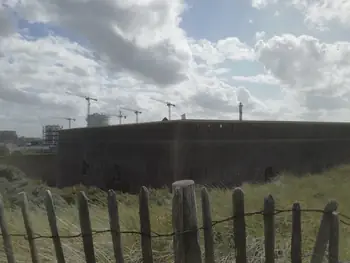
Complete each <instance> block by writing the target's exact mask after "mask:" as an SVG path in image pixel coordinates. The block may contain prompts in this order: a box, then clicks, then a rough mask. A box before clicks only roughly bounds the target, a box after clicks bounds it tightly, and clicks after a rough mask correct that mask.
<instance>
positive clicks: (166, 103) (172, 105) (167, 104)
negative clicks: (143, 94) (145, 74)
mask: <svg viewBox="0 0 350 263" xmlns="http://www.w3.org/2000/svg"><path fill="white" fill-rule="evenodd" d="M151 100H155V101H158V102H160V103H163V104H165V105H166V106H167V107H168V114H169V121H170V120H171V107H175V104H173V103H171V102H168V101H163V100H159V99H155V98H151Z"/></svg>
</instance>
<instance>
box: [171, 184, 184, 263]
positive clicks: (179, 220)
mask: <svg viewBox="0 0 350 263" xmlns="http://www.w3.org/2000/svg"><path fill="white" fill-rule="evenodd" d="M172 191H173V193H174V195H173V202H172V223H173V231H174V233H175V235H174V238H173V244H174V262H175V263H183V262H184V261H185V255H184V244H183V235H182V232H183V205H182V191H181V190H180V188H175V189H173V190H172Z"/></svg>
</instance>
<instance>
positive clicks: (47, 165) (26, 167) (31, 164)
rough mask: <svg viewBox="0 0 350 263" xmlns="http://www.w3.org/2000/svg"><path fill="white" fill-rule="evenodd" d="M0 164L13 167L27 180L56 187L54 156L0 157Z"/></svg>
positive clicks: (56, 171) (56, 166)
mask: <svg viewBox="0 0 350 263" xmlns="http://www.w3.org/2000/svg"><path fill="white" fill-rule="evenodd" d="M0 164H4V165H11V166H15V167H17V168H18V169H20V170H21V171H23V172H24V173H25V174H26V175H27V176H28V177H29V178H31V179H36V180H42V181H43V182H46V183H47V184H48V185H49V186H55V185H56V179H57V178H58V177H59V176H58V169H57V168H58V165H57V159H56V155H55V154H27V155H16V156H5V157H0Z"/></svg>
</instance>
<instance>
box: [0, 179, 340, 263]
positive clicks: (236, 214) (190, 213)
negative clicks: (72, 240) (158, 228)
mask: <svg viewBox="0 0 350 263" xmlns="http://www.w3.org/2000/svg"><path fill="white" fill-rule="evenodd" d="M172 190H173V203H172V209H173V210H172V214H173V230H174V235H173V244H174V247H173V248H174V261H175V263H201V262H202V261H203V259H202V256H201V255H202V253H201V248H200V243H199V230H200V228H199V227H198V222H197V216H196V214H197V211H196V201H195V184H194V182H193V181H192V180H183V181H178V182H175V183H173V187H172ZM22 196H23V203H22V215H23V220H24V225H25V230H26V237H27V240H28V244H29V247H30V252H31V261H32V263H39V262H40V259H39V256H38V251H37V247H36V243H35V234H34V232H33V229H32V223H31V219H30V215H29V213H28V200H27V196H26V194H25V193H22ZM232 197H233V215H232V218H231V219H232V221H233V233H234V244H235V257H236V262H237V263H247V262H248V260H249V259H248V258H247V244H246V223H245V216H246V215H247V214H246V213H245V208H244V195H243V192H242V190H241V189H240V188H236V189H234V191H233V196H232ZM148 198H149V197H148V190H147V188H145V187H142V188H141V191H140V195H139V213H140V235H141V249H142V258H143V262H144V263H153V254H152V235H151V225H150V213H149V206H148ZM45 205H46V210H47V216H48V221H49V225H50V229H51V234H52V241H53V245H54V248H55V254H56V259H57V263H65V262H66V260H65V256H64V253H63V249H62V244H61V240H60V236H59V231H58V228H57V219H56V214H55V209H54V206H53V200H52V196H51V193H50V191H47V192H46V199H45ZM201 205H202V213H203V216H202V218H203V227H202V229H203V231H204V248H205V251H204V255H205V258H204V262H205V263H214V262H215V258H214V239H213V222H212V217H211V208H210V203H209V196H208V192H207V190H206V189H205V188H203V189H202V191H201ZM336 209H337V203H336V202H334V201H330V202H329V203H328V204H327V205H326V206H325V208H324V210H323V211H322V212H323V213H322V218H321V224H320V228H319V231H318V235H317V238H316V242H315V245H314V249H313V253H312V256H311V263H321V262H322V261H323V259H324V255H325V253H326V250H327V247H328V262H329V263H338V262H339V259H338V257H339V256H338V252H339V245H338V243H339V218H338V215H337V214H336V213H335V211H336ZM78 210H79V220H80V227H81V237H82V241H83V249H84V254H85V260H86V263H96V257H95V252H94V243H93V231H92V229H91V222H90V215H89V208H88V199H87V197H86V195H85V193H84V192H81V193H80V194H79V195H78ZM108 212H109V223H110V230H109V232H110V233H111V239H112V242H113V249H114V251H113V252H114V257H115V262H116V263H124V257H123V250H122V242H121V232H120V226H119V215H118V204H117V199H116V194H115V192H114V191H112V190H110V191H109V192H108ZM280 212H281V211H280ZM276 213H278V210H276V209H275V204H274V200H273V198H272V196H269V197H267V198H265V201H264V210H263V211H261V214H263V219H264V233H265V241H264V249H265V262H266V263H274V262H275V221H274V220H275V214H276ZM0 229H1V235H2V237H3V243H4V251H5V253H6V256H7V262H8V263H15V262H16V261H15V256H14V253H13V249H12V242H11V234H10V233H9V231H8V228H7V223H6V220H5V218H4V206H3V203H2V201H1V202H0ZM291 262H292V263H301V262H302V252H301V209H300V205H299V204H298V203H295V204H294V205H293V208H292V240H291Z"/></svg>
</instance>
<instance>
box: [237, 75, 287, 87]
mask: <svg viewBox="0 0 350 263" xmlns="http://www.w3.org/2000/svg"><path fill="white" fill-rule="evenodd" d="M232 79H233V80H237V81H242V82H250V83H262V84H270V85H279V84H280V81H279V80H278V79H276V78H275V77H274V76H272V75H270V74H258V75H254V76H233V77H232Z"/></svg>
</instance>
